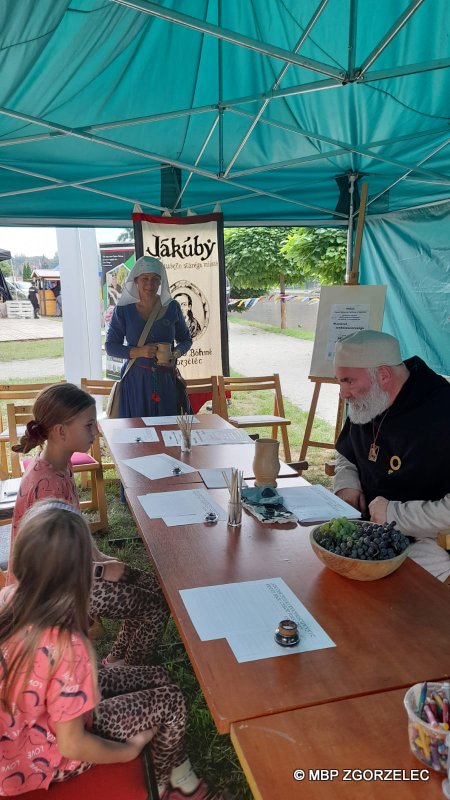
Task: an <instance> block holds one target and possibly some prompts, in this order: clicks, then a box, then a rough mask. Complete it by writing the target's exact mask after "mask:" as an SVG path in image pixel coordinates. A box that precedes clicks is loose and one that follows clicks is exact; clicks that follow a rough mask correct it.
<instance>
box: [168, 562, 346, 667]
mask: <svg viewBox="0 0 450 800" xmlns="http://www.w3.org/2000/svg"><path fill="white" fill-rule="evenodd" d="M180 595H181V598H182V600H183V603H184V605H185V606H186V609H187V611H188V614H189V616H190V618H191V620H192V622H193V624H194V626H195V629H196V631H197V633H198V635H199V637H200V639H201V640H202V641H210V640H212V639H223V638H226V639H227V641H228V643H229V645H230V647H231V649H232V650H233V653H234V655H235V656H236V659H237V661H239V662H240V663H242V662H245V661H255V660H258V659H261V658H272V657H274V656H285V655H294V654H295V653H302V652H306V651H308V650H322V649H324V648H327V647H335V644H334V642H333V641H332V639H330V637H329V636H328V634H327V633H326V632H325V631H324V630H323V628H322V627H321V626H320V625H319V624H318V623H317V622H316V620H315V619H314V617H313V616H312V615H311V614H310V612H309V611H308V610H307V609H306V608H305V606H304V605H303V603H301V601H300V600H299V599H298V597H297V596H296V595H295V594H294V593H293V592H292V590H291V589H290V588H289V586H288V585H287V584H286V583H285V581H284V580H283V579H282V578H267V579H263V580H257V581H245V582H242V583H228V584H222V585H219V586H203V587H200V588H198V589H182V590H181V591H180ZM281 619H292V620H294V621H295V622H297V625H298V629H299V634H300V642H299V644H298V645H297V646H296V647H293V648H284V647H280V645H278V644H276V642H275V640H274V633H275V630H276V628H277V627H278V623H279V621H280V620H281ZM250 631H251V635H250V634H249V632H250Z"/></svg>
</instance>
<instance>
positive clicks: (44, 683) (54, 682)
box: [0, 628, 100, 797]
mask: <svg viewBox="0 0 450 800" xmlns="http://www.w3.org/2000/svg"><path fill="white" fill-rule="evenodd" d="M57 633H58V632H57V630H56V629H55V628H53V629H52V628H49V629H47V630H46V631H45V632H44V633H43V635H42V640H41V642H40V647H39V649H38V650H37V653H36V658H35V661H34V665H33V669H32V671H31V674H30V677H29V678H28V680H27V682H26V684H25V686H22V685H21V681H18V685H17V687H16V689H15V690H14V692H13V697H12V714H9V713H8V712H7V711H5V710H3V709H2V708H1V707H0V733H1V747H0V796H7V797H9V796H11V795H18V794H23V793H25V792H30V791H32V790H33V789H47V788H48V786H49V784H50V782H51V780H52V778H53V776H54V774H55V772H56V771H57V770H60V769H63V770H68V771H70V772H72V771H73V770H75V769H76V768H77V767H78V766H79V765H80V763H81V762H79V761H73V760H71V759H68V758H64V757H63V756H62V755H61V753H60V752H59V750H58V745H57V743H56V732H55V723H57V722H68V721H69V720H72V719H76V718H77V717H80V716H82V715H86V717H87V719H86V724H87V726H88V725H89V721H90V718H91V716H92V715H91V714H90V713H89V712H91V711H92V709H93V708H94V707H95V706H96V704H97V703H98V702H99V701H100V696H99V692H98V689H97V681H96V677H95V675H94V673H93V668H92V664H91V659H90V655H89V652H88V649H87V646H86V644H85V642H84V640H83V639H82V637H81V636H79V635H78V634H72V636H71V642H72V651H70V650H69V649H67V650H65V651H64V652H63V654H62V655H61V656H60V657H59V659H58V662H57V665H56V667H55V666H54V663H53V660H52V656H53V655H54V653H55V646H56V639H57ZM3 656H4V657H5V658H6V660H8V645H6V646H4V647H3Z"/></svg>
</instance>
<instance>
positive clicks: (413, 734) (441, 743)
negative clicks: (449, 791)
mask: <svg viewBox="0 0 450 800" xmlns="http://www.w3.org/2000/svg"><path fill="white" fill-rule="evenodd" d="M422 686H423V684H422V683H416V684H415V686H412V687H411V689H408V691H407V692H406V694H405V699H404V701H403V702H404V705H405V709H406V713H407V714H408V737H409V746H410V748H411V751H412V753H413V754H414V755H415V756H416V758H418V759H419V761H421V762H422V764H426V765H427V767H430V769H434V770H436V772H445V773H446V772H447V769H448V740H447V737H448V731H446V730H444V729H443V727H442V725H440V724H439V723H438V726H437V727H433V726H432V725H430V724H429V723H428V722H425V721H424V720H423V719H421V718H420V717H419V716H418V714H417V710H418V707H419V699H420V692H421V689H422ZM444 687H445V688H444ZM449 690H450V684H449V683H445V684H444V683H429V684H428V691H427V695H428V697H429V696H430V695H433V694H434V693H435V692H439V691H440V692H441V693H443V694H444V696H446V697H447V698H448V697H449V695H448V691H449Z"/></svg>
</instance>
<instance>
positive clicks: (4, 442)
mask: <svg viewBox="0 0 450 800" xmlns="http://www.w3.org/2000/svg"><path fill="white" fill-rule="evenodd" d="M55 383H66V381H55ZM48 386H53V383H0V407H1V406H2V405H3V404H6V403H11V402H12V403H14V402H15V401H16V400H34V398H35V397H37V396H38V394H39V393H40V392H41V391H42V389H46V388H47V387H48ZM21 434H22V431H19V435H21ZM7 446H9V430H8V428H3V421H2V413H1V408H0V467H2V468H3V469H4V470H6V471H7V472H8V471H9V468H8V454H7Z"/></svg>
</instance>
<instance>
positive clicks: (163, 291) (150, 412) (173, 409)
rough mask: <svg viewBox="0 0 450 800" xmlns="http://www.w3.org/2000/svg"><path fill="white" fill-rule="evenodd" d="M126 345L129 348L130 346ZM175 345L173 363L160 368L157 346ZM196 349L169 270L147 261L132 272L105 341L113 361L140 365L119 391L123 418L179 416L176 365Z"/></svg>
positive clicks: (160, 264) (146, 257) (123, 368)
mask: <svg viewBox="0 0 450 800" xmlns="http://www.w3.org/2000/svg"><path fill="white" fill-rule="evenodd" d="M154 314H155V315H156V316H155V321H154V322H153V325H152V326H151V328H150V331H149V332H148V334H147V338H146V341H145V344H143V345H142V346H141V347H138V346H137V345H138V342H139V338H140V336H141V334H142V331H143V330H144V327H145V323H146V322H147V320H148V318H149V317H150V315H154ZM125 342H126V343H125ZM159 342H165V343H170V345H171V346H172V358H171V359H170V361H169V363H166V362H165V363H164V365H163V364H158V361H157V357H156V351H157V343H159ZM191 345H192V338H191V336H190V334H189V331H188V329H187V326H186V322H185V320H184V316H183V313H182V311H181V308H180V306H179V304H178V303H177V301H176V300H172V297H171V295H170V290H169V282H168V280H167V274H166V270H165V268H164V265H163V264H162V263H161V262H160V261H158V259H156V258H153V257H151V256H143V257H142V258H139V259H138V260H137V261H136V264H135V265H134V267H133V269H132V270H131V272H130V274H129V276H128V278H127V281H126V283H125V286H124V289H123V291H122V294H121V296H120V299H119V302H118V304H117V306H116V308H115V309H114V313H113V315H112V318H111V323H110V326H109V329H108V334H107V336H106V352H107V353H108V355H109V356H116V357H118V358H124V359H126V362H125V364H124V365H123V367H122V373H121V374H122V375H123V374H124V372H125V369H126V367H127V364H128V360H129V359H131V358H135V359H136V361H135V362H134V364H133V365H132V366H131V367H130V369H129V370H128V372H127V374H126V375H125V377H124V378H123V380H122V382H121V386H120V406H119V416H120V417H160V416H165V415H172V414H177V412H178V409H177V392H176V381H175V379H176V362H177V358H179V357H180V356H182V355H184V353H186V352H187V351H188V350H189V348H190V347H191Z"/></svg>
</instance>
